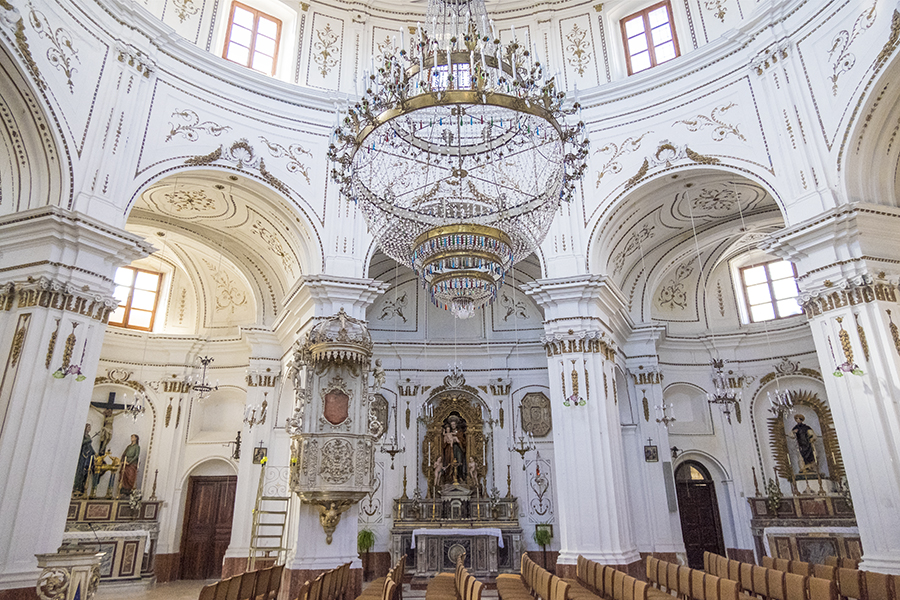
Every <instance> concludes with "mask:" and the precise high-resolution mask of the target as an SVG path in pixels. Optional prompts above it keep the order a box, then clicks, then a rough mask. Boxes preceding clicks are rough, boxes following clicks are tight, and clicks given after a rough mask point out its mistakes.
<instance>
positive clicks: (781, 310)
mask: <svg viewBox="0 0 900 600" xmlns="http://www.w3.org/2000/svg"><path fill="white" fill-rule="evenodd" d="M801 312H803V309H801V308H800V305H799V304H798V303H797V299H796V298H791V299H790V300H779V301H778V316H780V317H789V316H791V315H799V314H800V313H801Z"/></svg>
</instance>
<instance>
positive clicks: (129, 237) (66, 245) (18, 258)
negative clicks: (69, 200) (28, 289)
mask: <svg viewBox="0 0 900 600" xmlns="http://www.w3.org/2000/svg"><path fill="white" fill-rule="evenodd" d="M153 250H154V247H153V245H152V244H150V243H149V242H147V241H146V240H144V239H143V238H142V237H140V236H137V235H134V234H132V233H129V232H127V231H125V230H123V229H119V228H118V227H114V226H112V225H108V224H106V223H103V222H101V221H98V220H96V219H93V218H91V217H88V216H87V215H84V214H82V213H78V212H75V211H71V210H66V209H63V208H59V207H58V206H45V207H42V208H36V209H31V210H25V211H22V212H18V213H15V214H12V215H8V216H6V217H4V218H2V219H0V256H3V263H4V265H5V266H4V267H3V269H2V271H0V280H2V281H3V282H23V281H29V280H30V279H34V280H40V279H44V280H48V281H54V282H57V283H58V284H59V285H61V286H62V285H65V286H69V287H68V289H70V290H81V291H82V292H90V291H93V293H95V294H96V293H100V294H103V295H106V294H109V293H110V292H112V288H113V279H112V278H113V275H114V273H115V269H116V268H117V267H120V266H122V265H126V264H129V263H131V262H133V261H135V260H137V259H138V258H143V257H144V256H147V255H149V254H150V253H151V252H153Z"/></svg>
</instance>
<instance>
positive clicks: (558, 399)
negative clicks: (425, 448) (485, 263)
mask: <svg viewBox="0 0 900 600" xmlns="http://www.w3.org/2000/svg"><path fill="white" fill-rule="evenodd" d="M524 290H525V293H526V294H528V295H530V296H532V297H533V298H534V299H535V300H536V301H537V302H538V303H539V304H541V306H542V307H543V308H544V311H545V316H546V317H547V318H546V320H545V322H544V330H545V336H544V338H542V339H543V341H544V347H545V349H546V351H547V365H548V374H549V377H550V400H551V411H552V414H553V444H554V458H555V462H556V472H557V473H568V474H570V476H568V477H565V478H561V479H559V480H557V485H558V486H559V488H558V490H557V491H558V498H559V506H558V508H559V510H558V519H559V521H558V522H559V525H560V534H561V535H560V539H561V549H560V555H559V560H558V565H559V566H560V567H561V568H562V569H563V571H566V570H571V565H573V564H574V563H575V562H576V560H577V558H578V555H579V554H580V555H583V556H585V557H586V558H589V559H591V560H596V561H598V562H601V563H605V564H614V565H629V564H631V563H634V562H637V561H639V560H640V555H639V554H638V551H637V547H636V545H635V542H634V536H633V533H632V528H631V514H630V510H629V499H628V494H627V492H626V483H625V461H624V457H623V448H622V435H621V427H620V425H619V409H618V406H617V403H618V402H619V398H618V395H617V392H616V389H615V370H614V367H615V363H614V360H615V356H616V352H617V351H616V344H615V342H614V341H613V337H612V334H613V332H614V331H615V330H614V327H615V325H614V326H613V327H611V326H610V324H611V323H612V324H618V325H622V324H624V323H625V321H624V317H623V316H622V312H621V311H622V307H623V306H624V303H623V302H622V301H621V294H620V293H619V292H618V291H617V290H615V289H614V288H613V287H611V284H610V283H609V282H608V281H606V279H605V278H602V277H598V276H585V277H579V278H565V279H553V280H548V279H544V280H540V281H536V282H535V283H533V284H529V285H526V286H524ZM572 315H576V316H572ZM573 457H578V458H577V462H576V463H575V464H574V465H573V464H571V461H572V460H573ZM573 468H575V469H577V476H572V473H573ZM585 523H591V524H592V526H591V527H584V524H585Z"/></svg>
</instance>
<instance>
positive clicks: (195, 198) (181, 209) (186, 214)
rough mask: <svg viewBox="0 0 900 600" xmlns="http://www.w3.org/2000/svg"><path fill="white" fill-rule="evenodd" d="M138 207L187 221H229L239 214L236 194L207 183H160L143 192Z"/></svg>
mask: <svg viewBox="0 0 900 600" xmlns="http://www.w3.org/2000/svg"><path fill="white" fill-rule="evenodd" d="M137 206H140V207H142V208H146V209H147V210H152V211H154V212H159V213H162V214H164V215H167V216H170V217H176V218H179V219H184V220H185V221H194V220H213V219H214V220H227V219H229V218H230V217H233V216H234V215H235V214H236V213H237V206H236V204H235V200H234V196H233V195H232V194H227V193H226V192H225V190H224V186H223V189H222V190H219V189H216V188H215V187H213V186H211V185H209V184H207V183H200V184H194V183H184V184H178V183H174V184H172V185H159V186H156V187H153V188H151V189H149V190H147V191H146V192H145V193H144V194H142V195H141V197H140V199H139V200H138V202H137Z"/></svg>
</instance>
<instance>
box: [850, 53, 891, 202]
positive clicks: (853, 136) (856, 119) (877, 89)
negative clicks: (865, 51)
mask: <svg viewBox="0 0 900 600" xmlns="http://www.w3.org/2000/svg"><path fill="white" fill-rule="evenodd" d="M898 80H900V54H895V55H894V57H893V58H892V59H891V61H890V62H889V63H888V65H887V67H886V68H885V69H884V70H883V71H881V74H880V76H877V77H874V76H873V77H872V78H871V79H869V81H868V84H867V86H866V88H865V89H864V90H863V92H862V93H861V94H860V102H859V104H858V105H857V107H856V109H855V110H854V111H853V112H852V114H851V115H850V117H848V123H847V125H846V127H845V128H844V137H843V140H842V141H841V145H840V149H839V150H838V154H837V158H836V167H837V171H838V177H839V186H840V188H842V191H843V192H844V197H845V198H846V199H847V201H849V202H867V203H871V204H886V205H889V206H895V207H896V206H898V205H900V167H898V163H900V143H897V139H896V136H897V123H898V122H900V90H898V89H896V85H894V82H896V81H898ZM887 149H890V153H888V152H887ZM872 173H891V174H892V176H890V177H873V176H872Z"/></svg>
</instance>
